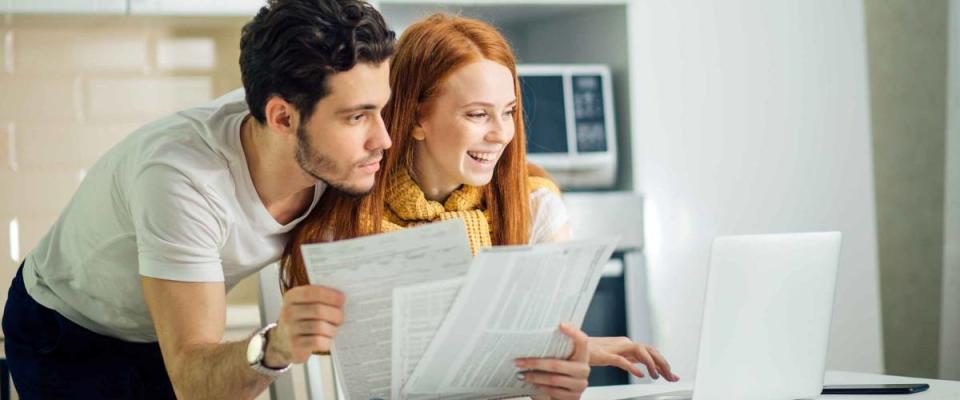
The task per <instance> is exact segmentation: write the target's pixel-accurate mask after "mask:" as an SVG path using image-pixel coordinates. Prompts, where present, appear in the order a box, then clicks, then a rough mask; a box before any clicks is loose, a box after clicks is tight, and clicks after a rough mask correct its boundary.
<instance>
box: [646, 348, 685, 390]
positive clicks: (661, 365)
mask: <svg viewBox="0 0 960 400" xmlns="http://www.w3.org/2000/svg"><path fill="white" fill-rule="evenodd" d="M647 349H648V350H649V351H650V355H651V356H652V357H653V359H654V361H656V362H657V366H658V369H659V370H660V373H661V374H662V375H663V376H665V377H666V378H667V380H668V381H670V382H676V381H678V380H680V377H679V376H677V375H676V374H674V373H673V371H671V370H670V363H668V362H667V359H666V357H664V356H663V355H662V354H660V352H659V351H658V350H657V349H655V348H653V347H648V348H647Z"/></svg>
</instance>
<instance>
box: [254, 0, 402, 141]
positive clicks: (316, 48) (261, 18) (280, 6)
mask: <svg viewBox="0 0 960 400" xmlns="http://www.w3.org/2000/svg"><path fill="white" fill-rule="evenodd" d="M395 41H396V34H395V33H394V32H393V31H391V30H390V29H388V28H387V24H386V23H385V22H384V20H383V16H381V15H380V13H379V12H378V11H377V10H376V9H374V8H373V6H371V5H370V4H368V3H366V2H364V1H360V0H269V1H268V2H267V5H266V6H264V7H263V8H261V9H260V12H258V13H257V16H256V17H254V18H253V20H251V21H250V22H248V23H247V24H246V25H244V27H243V31H242V35H241V37H240V74H241V76H242V80H243V88H244V90H245V91H246V100H247V105H248V106H249V108H250V114H251V115H253V117H254V118H255V119H256V120H257V121H258V122H260V123H261V124H263V123H265V122H266V115H265V111H264V109H265V107H266V104H267V100H269V99H270V97H272V96H279V97H281V98H283V99H284V100H286V101H288V102H290V103H292V104H293V105H294V107H296V108H297V111H299V112H300V115H301V118H302V120H303V121H304V122H305V121H306V120H308V119H309V118H310V116H311V115H312V114H313V107H314V106H315V105H316V104H317V102H318V101H320V99H322V98H323V97H324V96H326V95H327V94H329V92H328V90H327V86H326V82H327V78H328V77H330V76H331V75H333V74H336V73H338V72H343V71H347V70H350V69H351V68H353V67H354V66H355V65H357V64H358V63H370V64H380V63H381V62H383V61H385V60H387V59H388V58H390V56H392V55H393V52H394V43H395Z"/></svg>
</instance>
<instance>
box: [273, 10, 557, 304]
mask: <svg viewBox="0 0 960 400" xmlns="http://www.w3.org/2000/svg"><path fill="white" fill-rule="evenodd" d="M482 59H486V60H490V61H493V62H496V63H499V64H501V65H503V66H505V67H507V68H508V69H510V71H511V73H512V74H513V87H514V94H515V95H516V97H517V103H516V104H517V106H516V107H517V108H516V112H515V113H514V116H513V123H514V126H515V134H514V137H513V140H512V141H511V142H510V143H509V144H508V145H507V147H506V149H505V150H504V152H503V154H502V155H501V157H500V160H499V161H498V163H497V167H496V169H495V170H494V174H493V180H492V181H491V182H490V184H487V185H486V186H484V187H483V188H482V192H483V207H484V208H485V209H486V210H488V211H489V215H490V229H491V239H492V242H493V244H494V245H510V244H526V243H527V241H528V237H529V232H530V220H531V217H530V205H529V193H528V189H527V176H528V174H529V173H533V174H535V175H541V176H542V175H544V172H543V171H542V170H540V169H539V168H536V167H534V166H530V167H529V169H528V166H527V162H526V146H527V143H526V136H525V135H524V130H523V108H522V107H521V105H522V101H521V98H520V81H519V79H517V67H516V60H515V58H514V56H513V51H512V50H511V49H510V45H509V44H508V43H507V41H506V39H504V37H503V35H501V34H500V32H498V31H497V30H496V28H494V27H492V26H490V25H489V24H487V23H485V22H482V21H478V20H475V19H470V18H463V17H454V16H447V15H443V14H434V15H432V16H430V17H427V18H426V19H424V20H421V21H420V22H417V23H415V24H413V25H411V26H410V27H409V28H407V30H406V31H405V32H404V33H403V35H402V36H401V37H400V41H399V43H398V45H397V53H396V55H395V56H394V58H393V60H392V62H391V65H390V87H391V88H392V89H393V94H392V98H391V100H390V102H389V103H387V105H386V107H385V108H384V110H383V119H384V122H385V123H386V127H387V131H388V132H389V133H390V139H391V140H392V141H393V147H391V148H390V149H389V150H387V151H386V154H385V160H384V165H383V168H381V169H380V171H381V172H379V173H378V175H377V179H376V184H375V185H374V187H373V189H372V190H371V192H370V194H369V195H367V196H364V197H362V198H355V197H350V196H347V195H344V194H343V193H340V192H337V191H335V190H333V189H327V193H325V194H324V195H323V198H322V199H321V201H320V204H319V205H318V206H317V208H315V209H314V211H313V212H312V213H311V214H310V216H309V217H308V218H307V219H306V220H304V221H303V222H301V223H300V225H299V226H298V227H297V229H296V230H294V231H293V234H292V237H291V239H290V240H289V242H288V243H287V246H286V249H285V250H284V254H283V258H282V259H281V284H282V286H283V287H284V288H285V289H289V288H291V287H294V286H299V285H304V284H307V283H309V279H308V278H307V274H306V269H305V267H304V263H303V258H302V255H301V253H300V246H301V245H303V244H306V243H315V242H320V241H331V240H341V239H349V238H353V237H357V236H363V235H369V234H372V233H378V232H380V224H381V220H382V218H383V206H384V194H385V193H386V188H387V187H388V186H389V185H390V179H389V178H390V177H391V176H392V175H393V174H394V173H396V171H399V170H400V169H401V168H408V169H410V168H411V167H412V163H413V148H414V143H415V142H416V141H415V140H414V139H413V137H412V132H413V129H414V127H415V126H416V125H417V122H419V119H420V118H421V117H423V116H425V115H428V114H429V112H430V109H431V106H432V105H433V101H434V100H435V99H436V97H437V95H438V94H439V92H440V90H441V87H442V86H443V84H444V82H445V81H446V78H447V77H449V76H450V74H452V73H453V72H454V71H456V70H457V69H459V68H461V67H463V66H466V65H467V64H470V63H472V62H475V61H479V60H482ZM410 170H412V169H410Z"/></svg>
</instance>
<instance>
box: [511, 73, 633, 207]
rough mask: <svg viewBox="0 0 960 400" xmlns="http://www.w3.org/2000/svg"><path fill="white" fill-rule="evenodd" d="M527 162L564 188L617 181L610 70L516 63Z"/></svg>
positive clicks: (599, 186) (593, 186) (604, 186)
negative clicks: (534, 165)
mask: <svg viewBox="0 0 960 400" xmlns="http://www.w3.org/2000/svg"><path fill="white" fill-rule="evenodd" d="M517 74H518V76H519V79H520V87H521V99H522V102H523V114H524V115H523V119H524V126H525V131H526V136H527V160H528V161H530V162H531V163H534V164H536V165H539V166H541V167H543V168H544V169H546V170H547V172H549V173H550V174H551V175H552V176H553V178H554V179H556V180H557V183H559V184H560V186H561V187H563V188H576V189H611V188H613V187H614V186H615V185H616V175H617V140H616V139H617V138H616V125H615V118H614V114H613V109H614V108H613V90H612V83H611V79H610V68H609V67H607V66H604V65H573V64H564V65H534V64H527V65H518V66H517Z"/></svg>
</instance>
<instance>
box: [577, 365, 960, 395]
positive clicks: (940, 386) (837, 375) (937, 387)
mask: <svg viewBox="0 0 960 400" xmlns="http://www.w3.org/2000/svg"><path fill="white" fill-rule="evenodd" d="M872 383H926V384H929V385H930V389H928V390H927V391H925V392H921V393H916V394H910V395H897V396H891V395H875V396H871V395H848V396H840V395H828V396H820V397H819V398H820V399H824V400H869V399H893V400H926V399H960V382H958V381H944V380H938V379H924V378H909V377H903V376H890V375H879V374H867V373H860V372H844V371H827V374H826V377H825V378H824V384H827V385H840V384H872ZM692 387H693V381H683V380H681V381H680V382H677V383H669V382H660V381H658V382H655V383H648V384H643V383H641V384H636V385H618V386H598V387H592V388H589V389H587V391H586V392H585V393H584V395H583V397H582V399H583V400H615V399H625V398H628V397H632V396H646V395H651V394H658V393H665V392H673V391H677V390H691V389H692Z"/></svg>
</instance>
